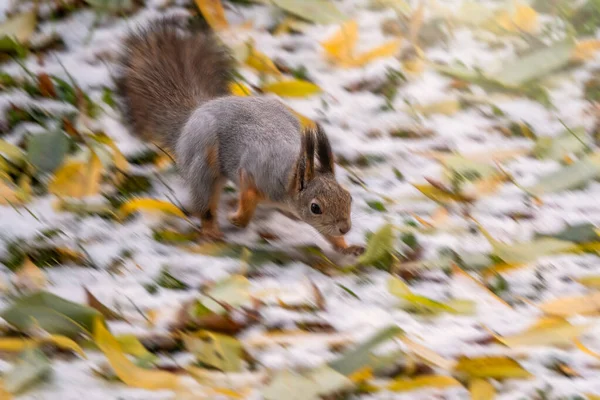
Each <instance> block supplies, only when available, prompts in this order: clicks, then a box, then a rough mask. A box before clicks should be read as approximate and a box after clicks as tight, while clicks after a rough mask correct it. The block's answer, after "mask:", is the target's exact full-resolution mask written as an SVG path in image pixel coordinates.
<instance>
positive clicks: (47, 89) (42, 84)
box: [38, 72, 56, 98]
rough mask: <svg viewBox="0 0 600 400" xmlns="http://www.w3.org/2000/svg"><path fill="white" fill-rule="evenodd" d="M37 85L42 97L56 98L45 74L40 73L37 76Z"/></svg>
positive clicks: (52, 86) (50, 81)
mask: <svg viewBox="0 0 600 400" xmlns="http://www.w3.org/2000/svg"><path fill="white" fill-rule="evenodd" d="M38 85H39V89H40V93H41V94H42V96H44V97H52V98H54V97H56V90H55V89H54V84H53V83H52V80H51V79H50V76H48V74H46V73H43V72H42V73H41V74H39V75H38Z"/></svg>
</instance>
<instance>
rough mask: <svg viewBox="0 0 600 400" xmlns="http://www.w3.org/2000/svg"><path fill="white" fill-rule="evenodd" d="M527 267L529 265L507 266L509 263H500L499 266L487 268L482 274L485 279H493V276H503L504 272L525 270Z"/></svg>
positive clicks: (516, 264) (515, 264) (514, 264)
mask: <svg viewBox="0 0 600 400" xmlns="http://www.w3.org/2000/svg"><path fill="white" fill-rule="evenodd" d="M526 265H527V264H524V263H513V264H507V263H504V262H500V263H498V264H494V265H492V266H491V267H488V268H486V269H485V270H484V271H483V272H482V276H483V278H484V279H489V278H491V277H493V276H496V275H497V274H502V273H504V272H509V271H514V270H516V269H519V268H523V267H524V266H526Z"/></svg>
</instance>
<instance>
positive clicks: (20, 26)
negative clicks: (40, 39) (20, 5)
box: [0, 10, 37, 54]
mask: <svg viewBox="0 0 600 400" xmlns="http://www.w3.org/2000/svg"><path fill="white" fill-rule="evenodd" d="M36 25H37V14H36V12H35V10H31V11H28V12H25V13H22V14H18V15H15V16H14V17H12V18H10V19H9V20H7V21H5V22H4V23H2V24H1V25H0V52H2V53H10V54H14V53H21V52H22V50H23V46H24V45H26V44H27V43H28V42H29V38H30V37H31V35H32V34H33V32H35V27H36Z"/></svg>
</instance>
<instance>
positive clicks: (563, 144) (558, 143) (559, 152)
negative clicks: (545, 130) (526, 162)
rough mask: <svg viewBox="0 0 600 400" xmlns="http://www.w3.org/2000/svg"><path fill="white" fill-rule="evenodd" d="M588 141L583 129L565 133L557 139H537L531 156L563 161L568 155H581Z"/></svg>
mask: <svg viewBox="0 0 600 400" xmlns="http://www.w3.org/2000/svg"><path fill="white" fill-rule="evenodd" d="M588 141H589V140H588V136H587V135H586V133H585V129H583V128H575V129H573V130H572V132H569V131H566V132H564V133H562V134H561V135H560V136H557V137H539V138H538V139H537V140H536V142H535V147H534V148H533V155H534V156H535V157H537V158H539V159H550V160H563V159H564V158H565V157H566V156H568V155H570V154H575V155H579V154H582V153H583V152H584V151H585V150H586V149H587V147H588V145H589V143H588Z"/></svg>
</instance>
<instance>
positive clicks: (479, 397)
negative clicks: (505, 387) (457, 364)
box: [469, 379, 496, 400]
mask: <svg viewBox="0 0 600 400" xmlns="http://www.w3.org/2000/svg"><path fill="white" fill-rule="evenodd" d="M469 393H470V394H471V400H493V399H494V398H495V397H496V389H495V388H494V385H492V384H491V383H490V382H488V381H486V380H484V379H475V380H472V381H471V382H470V383H469Z"/></svg>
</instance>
